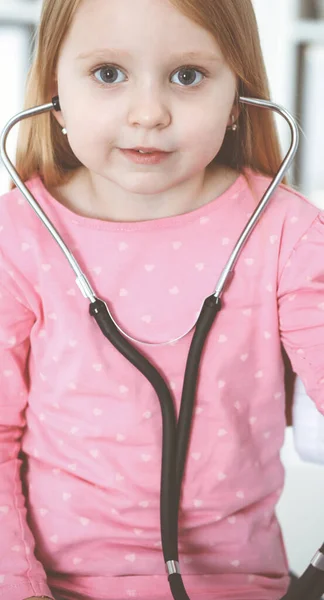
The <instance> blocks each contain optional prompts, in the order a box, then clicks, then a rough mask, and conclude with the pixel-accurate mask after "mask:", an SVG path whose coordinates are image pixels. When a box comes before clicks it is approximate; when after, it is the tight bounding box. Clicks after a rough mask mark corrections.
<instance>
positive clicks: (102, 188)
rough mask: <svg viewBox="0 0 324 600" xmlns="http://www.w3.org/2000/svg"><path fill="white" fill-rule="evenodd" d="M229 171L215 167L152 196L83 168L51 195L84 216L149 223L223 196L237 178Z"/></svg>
mask: <svg viewBox="0 0 324 600" xmlns="http://www.w3.org/2000/svg"><path fill="white" fill-rule="evenodd" d="M237 176H238V173H237V172H236V171H233V170H232V169H230V168H227V167H223V166H220V165H219V166H217V167H216V168H215V166H214V167H213V170H208V169H206V170H205V171H203V172H202V173H199V174H198V175H197V176H196V177H194V178H192V179H191V180H190V181H186V182H183V183H181V184H180V185H178V186H176V187H175V188H172V189H169V190H166V191H165V192H162V193H159V194H153V195H149V194H148V195H143V194H136V193H131V192H129V191H127V190H124V189H121V188H120V187H119V186H117V185H116V184H114V183H113V182H111V181H107V180H106V179H104V178H103V177H100V176H97V175H95V176H93V174H92V173H91V172H90V171H89V170H88V169H85V168H81V169H79V170H78V171H76V172H75V174H74V175H73V177H72V178H71V179H70V180H69V182H68V183H66V184H63V185H62V186H59V187H57V188H55V189H54V190H53V191H52V194H53V196H54V197H55V198H56V199H57V200H58V201H59V202H61V203H62V204H64V205H65V206H67V208H69V209H71V210H72V211H74V212H76V213H78V214H81V215H83V216H85V217H90V218H96V219H101V220H108V221H116V222H126V221H128V222H129V221H150V220H154V219H161V218H165V217H172V216H175V215H179V214H184V213H187V212H191V211H192V210H195V209H196V208H199V207H200V206H203V205H204V204H207V203H208V202H210V201H212V200H214V199H215V198H217V197H218V196H219V195H221V194H222V193H224V192H225V191H226V190H227V189H228V187H229V186H230V185H232V183H234V181H235V179H236V178H237Z"/></svg>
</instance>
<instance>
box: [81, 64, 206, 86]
mask: <svg viewBox="0 0 324 600" xmlns="http://www.w3.org/2000/svg"><path fill="white" fill-rule="evenodd" d="M109 67H112V68H113V69H117V70H120V71H122V69H121V67H118V66H117V65H114V64H103V65H99V66H97V67H96V68H95V69H92V70H91V71H90V75H91V76H92V78H93V79H94V80H95V83H97V84H98V85H99V86H100V87H102V88H107V87H112V86H113V85H117V84H115V83H104V82H101V81H99V79H97V77H95V73H97V72H98V71H101V70H102V69H104V68H109ZM179 71H197V73H200V74H201V75H203V80H202V81H201V82H200V83H198V84H196V85H188V86H186V85H179V87H180V88H184V89H195V88H199V87H201V85H203V83H204V81H205V80H206V79H208V77H209V73H208V71H206V70H205V69H203V68H202V67H199V68H198V67H195V66H193V65H184V66H183V67H180V68H179V69H177V70H176V71H174V73H173V75H174V74H175V73H178V72H179ZM122 83H124V82H122Z"/></svg>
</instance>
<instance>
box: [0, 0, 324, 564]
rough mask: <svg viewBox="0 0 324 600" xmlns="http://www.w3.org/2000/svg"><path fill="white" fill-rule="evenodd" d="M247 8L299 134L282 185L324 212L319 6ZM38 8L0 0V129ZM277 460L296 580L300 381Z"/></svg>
mask: <svg viewBox="0 0 324 600" xmlns="http://www.w3.org/2000/svg"><path fill="white" fill-rule="evenodd" d="M63 1H64V0H62V2H63ZM253 3H254V7H255V11H256V15H257V20H258V24H259V30H260V36H261V42H262V48H263V53H264V58H265V63H266V67H267V71H268V76H269V81H270V89H271V96H272V100H273V101H274V102H276V103H277V104H281V105H282V106H284V107H285V108H286V109H287V110H288V111H290V112H291V113H292V114H293V115H294V116H295V117H296V118H297V120H298V123H299V125H300V128H301V144H300V149H299V152H298V156H297V159H296V160H295V163H294V165H293V166H292V167H291V169H290V173H289V182H290V184H291V185H293V186H294V187H296V188H297V189H298V190H299V191H300V192H301V193H303V194H304V195H306V196H307V197H308V198H309V200H310V201H311V202H312V203H314V204H316V205H317V206H319V207H321V208H323V210H324V103H323V97H324V0H271V2H267V1H266V0H253ZM40 6H41V2H39V0H0V81H1V84H2V85H1V87H2V93H1V95H0V129H2V127H3V126H4V124H5V123H6V122H7V121H8V120H9V118H10V117H11V116H13V115H14V114H16V113H18V112H19V111H20V110H22V108H23V95H24V86H25V81H26V75H27V72H28V68H29V64H30V57H31V54H32V50H33V34H34V31H35V26H36V25H37V22H38V19H39V15H40ZM276 121H277V125H278V131H279V136H280V141H281V146H282V149H283V150H284V151H285V152H286V151H287V150H288V148H289V143H290V131H289V127H288V125H287V124H286V123H285V121H283V119H282V118H280V117H279V116H277V117H276ZM16 139H17V131H15V130H13V131H12V133H11V135H10V138H9V144H8V147H9V153H10V157H11V158H12V160H14V154H15V148H16ZM8 189H9V178H8V175H7V172H6V171H5V169H4V167H3V166H2V165H1V162H0V195H2V194H3V193H5V192H6V191H8ZM323 268H324V257H323ZM323 360H324V359H323ZM282 460H283V463H284V466H285V469H286V485H285V489H284V493H283V496H282V498H281V500H280V502H279V505H278V516H279V519H280V522H281V525H282V528H283V534H284V538H285V542H286V546H287V552H288V558H289V563H290V566H291V569H292V571H294V572H295V573H296V574H297V575H300V574H301V573H302V572H303V571H304V569H305V568H306V567H307V565H308V564H309V562H310V560H311V558H312V557H313V555H314V554H315V551H316V550H317V549H318V548H319V547H320V546H321V544H322V543H323V541H324V510H323V498H324V417H322V416H321V415H319V413H318V412H317V411H316V409H315V408H314V405H313V403H312V402H311V401H310V399H309V398H308V397H307V395H306V394H305V390H304V388H303V385H302V384H301V382H300V381H299V380H297V384H296V388H295V396H294V408H293V427H291V426H290V427H287V430H286V440H285V445H284V447H283V450H282Z"/></svg>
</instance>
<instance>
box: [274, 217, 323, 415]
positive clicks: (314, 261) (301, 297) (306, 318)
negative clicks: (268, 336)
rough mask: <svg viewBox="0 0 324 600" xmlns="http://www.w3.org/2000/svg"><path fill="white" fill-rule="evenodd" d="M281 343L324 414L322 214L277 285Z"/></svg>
mask: <svg viewBox="0 0 324 600" xmlns="http://www.w3.org/2000/svg"><path fill="white" fill-rule="evenodd" d="M278 310H279V327H280V335H281V340H282V343H283V346H284V348H285V350H286V352H287V354H288V356H289V358H290V360H291V364H292V367H293V369H294V371H295V372H296V373H297V375H299V377H300V379H301V380H302V382H303V384H304V386H305V389H306V392H307V394H308V396H309V397H310V398H311V399H312V400H313V401H314V403H315V405H316V407H317V409H318V410H319V412H320V413H322V414H324V214H323V213H322V214H320V215H318V216H317V218H316V219H315V220H314V221H313V223H312V224H311V226H310V227H309V229H308V230H307V231H306V232H305V233H304V234H303V235H302V237H301V238H300V239H299V241H298V242H297V244H296V245H295V246H294V248H293V250H292V252H291V253H290V255H289V257H288V260H287V261H286V264H285V266H284V268H283V270H282V273H281V276H280V278H279V284H278Z"/></svg>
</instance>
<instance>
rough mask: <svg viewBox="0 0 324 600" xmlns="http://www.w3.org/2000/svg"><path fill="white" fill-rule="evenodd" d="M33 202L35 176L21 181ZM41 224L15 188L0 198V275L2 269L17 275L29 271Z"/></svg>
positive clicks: (37, 195)
mask: <svg viewBox="0 0 324 600" xmlns="http://www.w3.org/2000/svg"><path fill="white" fill-rule="evenodd" d="M25 185H26V187H27V189H28V190H29V191H30V192H31V194H32V195H33V197H34V199H35V200H36V202H38V201H40V195H41V194H42V191H41V190H42V185H40V180H39V178H38V177H34V178H32V179H30V180H28V181H26V182H25ZM40 227H41V224H40V220H39V219H38V218H35V213H34V210H33V209H32V207H31V206H30V205H29V202H27V200H26V199H25V197H24V196H23V194H22V192H21V191H20V190H19V189H18V188H14V189H13V190H11V191H8V192H7V193H5V194H3V195H2V196H1V197H0V231H1V235H0V257H1V263H2V277H4V274H3V273H4V271H6V272H8V273H9V274H11V277H12V274H13V273H14V278H16V279H17V278H18V274H19V273H20V272H21V273H25V274H27V273H29V271H30V270H31V265H32V262H33V261H32V258H33V256H34V254H35V251H36V252H37V248H36V245H37V243H36V241H35V240H37V239H38V237H39V230H40Z"/></svg>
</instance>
